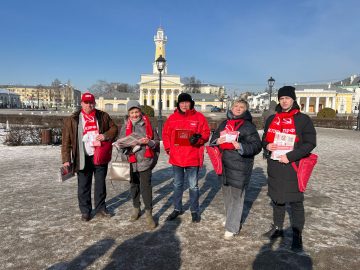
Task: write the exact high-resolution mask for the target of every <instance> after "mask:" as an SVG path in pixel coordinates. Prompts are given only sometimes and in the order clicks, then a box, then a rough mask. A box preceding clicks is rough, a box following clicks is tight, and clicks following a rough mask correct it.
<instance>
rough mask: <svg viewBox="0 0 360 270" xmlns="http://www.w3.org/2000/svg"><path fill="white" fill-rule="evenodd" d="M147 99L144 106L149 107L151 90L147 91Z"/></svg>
mask: <svg viewBox="0 0 360 270" xmlns="http://www.w3.org/2000/svg"><path fill="white" fill-rule="evenodd" d="M147 91H148V92H147V99H146V105H148V106H151V89H148V90H147Z"/></svg>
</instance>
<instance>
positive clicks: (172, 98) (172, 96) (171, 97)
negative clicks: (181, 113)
mask: <svg viewBox="0 0 360 270" xmlns="http://www.w3.org/2000/svg"><path fill="white" fill-rule="evenodd" d="M174 91H175V90H174V89H171V95H170V110H172V111H173V110H174V100H175V94H174Z"/></svg>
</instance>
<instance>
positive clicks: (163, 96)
mask: <svg viewBox="0 0 360 270" xmlns="http://www.w3.org/2000/svg"><path fill="white" fill-rule="evenodd" d="M162 94H163V95H162V102H163V110H167V109H168V107H167V94H166V89H162Z"/></svg>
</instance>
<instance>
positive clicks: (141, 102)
mask: <svg viewBox="0 0 360 270" xmlns="http://www.w3.org/2000/svg"><path fill="white" fill-rule="evenodd" d="M139 103H140V105H144V90H143V89H140V97H139Z"/></svg>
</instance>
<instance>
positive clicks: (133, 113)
mask: <svg viewBox="0 0 360 270" xmlns="http://www.w3.org/2000/svg"><path fill="white" fill-rule="evenodd" d="M128 115H129V118H130V120H133V121H135V120H138V119H139V117H140V115H141V111H140V110H139V109H138V108H132V109H130V110H129V112H128Z"/></svg>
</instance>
